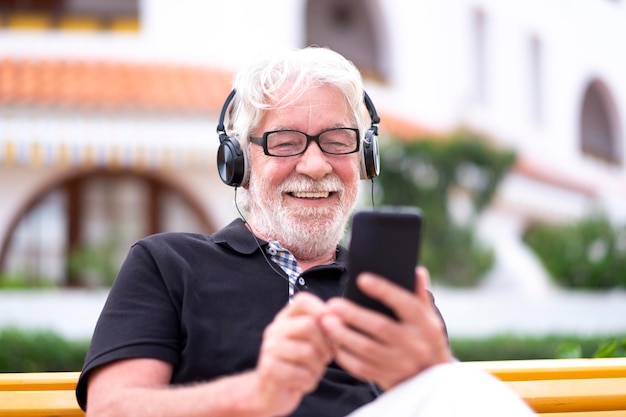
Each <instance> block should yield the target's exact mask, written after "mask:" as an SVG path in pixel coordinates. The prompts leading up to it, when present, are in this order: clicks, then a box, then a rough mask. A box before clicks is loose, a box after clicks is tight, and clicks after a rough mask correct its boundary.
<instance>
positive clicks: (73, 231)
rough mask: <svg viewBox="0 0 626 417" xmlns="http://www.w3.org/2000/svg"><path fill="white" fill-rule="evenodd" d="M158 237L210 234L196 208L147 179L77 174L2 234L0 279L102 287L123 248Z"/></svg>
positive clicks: (126, 174)
mask: <svg viewBox="0 0 626 417" xmlns="http://www.w3.org/2000/svg"><path fill="white" fill-rule="evenodd" d="M165 231H193V232H205V233H208V232H211V231H212V227H211V225H210V223H209V221H208V219H206V218H205V216H204V215H203V211H202V210H201V208H200V207H199V205H198V204H196V203H194V202H193V200H192V199H191V198H190V197H189V196H186V195H185V194H184V193H183V192H181V191H180V190H178V189H177V188H176V187H175V186H174V185H172V184H170V183H168V182H167V181H165V180H163V179H162V178H160V177H158V176H156V175H151V174H148V173H142V174H138V173H136V172H132V171H127V172H115V173H112V172H108V171H104V170H98V171H93V172H89V173H86V174H85V173H83V174H77V175H74V176H72V177H70V178H66V179H63V180H62V181H60V182H59V183H57V184H54V185H52V186H50V187H48V188H47V189H45V190H43V191H42V192H40V193H38V195H37V196H36V197H35V198H34V199H33V201H32V202H30V203H29V204H28V205H27V206H26V207H25V209H24V210H23V211H22V213H20V215H19V216H18V217H17V218H16V220H15V221H14V223H13V227H12V228H11V230H10V232H9V233H8V235H7V236H8V237H7V242H5V245H3V247H4V248H6V250H5V252H4V253H3V254H2V258H1V259H0V261H1V262H0V265H2V270H3V274H4V275H5V277H6V276H8V277H12V279H18V280H22V281H24V282H25V285H42V284H43V285H53V286H56V285H58V286H102V285H109V284H110V283H111V282H112V281H113V279H114V277H115V273H116V271H117V269H118V268H119V266H120V264H121V262H122V260H123V259H124V257H125V255H126V252H127V251H128V249H129V247H130V246H131V245H132V244H133V243H134V242H135V241H136V240H138V239H140V238H141V237H144V236H147V235H150V234H154V233H158V232H165Z"/></svg>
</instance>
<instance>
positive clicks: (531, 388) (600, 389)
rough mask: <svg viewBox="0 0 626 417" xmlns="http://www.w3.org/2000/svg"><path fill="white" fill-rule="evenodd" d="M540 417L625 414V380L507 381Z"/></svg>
mask: <svg viewBox="0 0 626 417" xmlns="http://www.w3.org/2000/svg"><path fill="white" fill-rule="evenodd" d="M507 384H508V385H509V386H510V387H511V388H512V389H513V391H515V392H516V393H517V394H518V395H519V396H520V397H522V398H523V399H524V400H526V402H527V403H528V404H529V405H530V406H531V407H532V408H533V409H534V410H535V411H536V412H538V413H556V412H569V411H615V410H624V411H623V413H624V415H626V378H593V379H571V380H543V381H508V382H507Z"/></svg>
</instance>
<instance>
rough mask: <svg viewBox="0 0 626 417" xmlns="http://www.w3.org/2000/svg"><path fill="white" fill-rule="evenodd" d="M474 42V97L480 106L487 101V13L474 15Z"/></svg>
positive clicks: (481, 12) (472, 47) (475, 13)
mask: <svg viewBox="0 0 626 417" xmlns="http://www.w3.org/2000/svg"><path fill="white" fill-rule="evenodd" d="M470 39H471V40H472V45H471V49H470V50H471V51H472V53H473V57H472V58H473V74H472V75H473V90H474V93H473V96H474V101H475V102H476V103H478V104H484V103H485V102H486V101H487V78H488V76H487V75H488V74H487V60H488V56H487V55H488V54H487V52H488V51H487V22H486V17H485V13H484V12H483V11H482V10H479V9H476V10H474V11H473V14H472V36H471V37H470Z"/></svg>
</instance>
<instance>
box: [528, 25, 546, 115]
mask: <svg viewBox="0 0 626 417" xmlns="http://www.w3.org/2000/svg"><path fill="white" fill-rule="evenodd" d="M529 76H530V88H529V93H530V114H531V117H532V120H533V122H534V123H535V124H536V125H540V124H541V123H542V122H543V118H544V114H543V106H544V104H543V48H542V44H541V41H540V40H539V38H537V37H535V36H533V37H532V38H531V40H530V68H529Z"/></svg>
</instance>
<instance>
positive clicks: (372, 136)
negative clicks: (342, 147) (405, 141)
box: [361, 129, 380, 180]
mask: <svg viewBox="0 0 626 417" xmlns="http://www.w3.org/2000/svg"><path fill="white" fill-rule="evenodd" d="M362 148H363V149H362V151H361V152H362V155H361V179H362V180H369V179H372V178H374V177H376V176H378V174H379V173H380V154H379V153H378V140H377V138H376V131H375V130H374V129H368V130H367V132H365V138H364V139H363V143H362Z"/></svg>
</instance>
